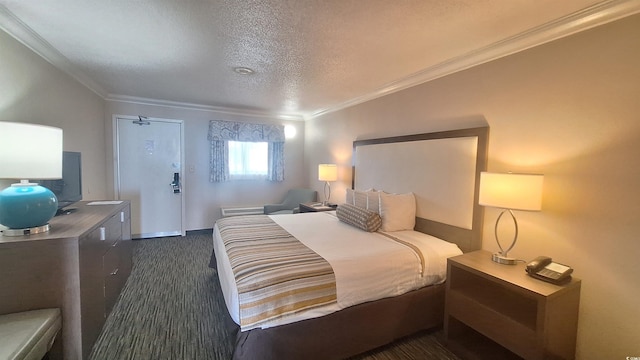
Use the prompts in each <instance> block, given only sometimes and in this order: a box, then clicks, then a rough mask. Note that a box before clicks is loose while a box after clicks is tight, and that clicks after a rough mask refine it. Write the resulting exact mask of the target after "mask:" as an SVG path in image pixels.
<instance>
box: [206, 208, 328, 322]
mask: <svg viewBox="0 0 640 360" xmlns="http://www.w3.org/2000/svg"><path fill="white" fill-rule="evenodd" d="M217 224H218V230H219V231H220V235H221V237H222V241H223V243H224V246H225V248H226V251H227V255H228V257H229V261H230V263H231V268H232V270H233V275H234V277H235V280H236V285H237V288H238V296H239V304H240V328H241V330H242V331H244V330H249V329H252V328H256V327H260V325H261V324H264V323H266V322H268V321H271V320H274V319H277V318H279V317H284V316H286V315H288V314H295V313H297V312H300V311H302V310H306V309H311V308H315V307H319V306H323V305H328V304H332V303H335V302H336V299H337V296H336V279H335V274H334V273H333V269H332V268H331V265H330V264H329V263H328V262H327V261H326V260H325V259H324V258H322V257H321V256H320V255H318V254H316V253H315V252H314V251H313V250H311V249H309V248H308V247H306V246H305V245H304V244H303V243H301V242H300V241H298V239H296V238H295V237H293V236H292V235H291V234H289V233H288V232H287V231H286V230H284V229H283V228H282V227H281V226H280V225H278V224H276V223H275V222H274V221H273V220H272V219H271V218H270V217H269V216H267V215H247V216H236V217H229V218H223V219H219V220H218V222H217Z"/></svg>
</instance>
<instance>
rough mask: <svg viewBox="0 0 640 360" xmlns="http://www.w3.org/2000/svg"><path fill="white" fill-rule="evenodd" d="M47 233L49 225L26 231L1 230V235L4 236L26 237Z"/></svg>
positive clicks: (26, 229) (25, 229)
mask: <svg viewBox="0 0 640 360" xmlns="http://www.w3.org/2000/svg"><path fill="white" fill-rule="evenodd" d="M47 231H49V224H44V225H42V226H36V227H32V228H24V229H4V230H0V233H2V235H4V236H24V235H33V234H40V233H45V232H47Z"/></svg>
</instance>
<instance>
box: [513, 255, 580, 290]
mask: <svg viewBox="0 0 640 360" xmlns="http://www.w3.org/2000/svg"><path fill="white" fill-rule="evenodd" d="M525 271H526V272H527V274H529V276H532V277H534V278H536V279H540V280H543V281H547V282H550V283H552V284H557V285H560V284H565V283H567V282H569V281H571V273H572V272H573V269H572V268H570V267H569V266H567V265H563V264H558V263H555V262H553V261H551V258H550V257H547V256H538V257H537V258H535V259H533V260H531V261H530V262H528V263H527V267H526V269H525Z"/></svg>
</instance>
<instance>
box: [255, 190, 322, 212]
mask: <svg viewBox="0 0 640 360" xmlns="http://www.w3.org/2000/svg"><path fill="white" fill-rule="evenodd" d="M317 195H318V192H317V191H315V190H311V189H291V190H289V191H288V192H287V195H286V196H285V197H284V200H283V201H282V203H280V204H267V205H265V206H264V213H265V214H267V215H269V214H270V215H276V214H294V213H298V212H300V209H299V208H298V207H299V205H300V203H305V202H310V201H316V197H317Z"/></svg>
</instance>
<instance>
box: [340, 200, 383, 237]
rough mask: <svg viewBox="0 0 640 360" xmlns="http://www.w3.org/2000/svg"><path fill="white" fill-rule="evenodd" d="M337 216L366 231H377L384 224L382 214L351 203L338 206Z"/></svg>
mask: <svg viewBox="0 0 640 360" xmlns="http://www.w3.org/2000/svg"><path fill="white" fill-rule="evenodd" d="M336 216H337V217H338V219H339V220H340V221H342V222H344V223H347V224H349V225H351V226H355V227H357V228H358V229H362V230H364V231H369V232H373V231H377V230H378V229H379V228H380V226H382V218H381V217H380V214H378V213H377V212H374V211H371V210H367V209H365V208H361V207H357V206H355V205H351V204H341V205H340V206H338V208H337V209H336Z"/></svg>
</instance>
